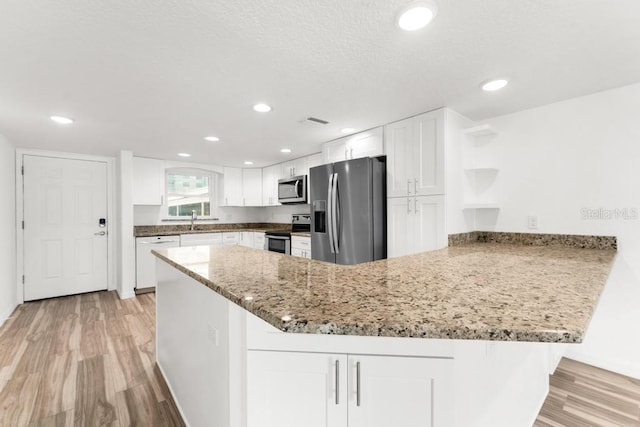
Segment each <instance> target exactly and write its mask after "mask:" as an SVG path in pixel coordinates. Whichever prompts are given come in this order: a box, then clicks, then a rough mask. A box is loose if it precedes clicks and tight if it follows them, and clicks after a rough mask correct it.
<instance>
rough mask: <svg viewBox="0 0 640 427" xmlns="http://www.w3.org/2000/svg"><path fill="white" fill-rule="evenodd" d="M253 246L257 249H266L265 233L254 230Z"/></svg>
mask: <svg viewBox="0 0 640 427" xmlns="http://www.w3.org/2000/svg"><path fill="white" fill-rule="evenodd" d="M253 247H254V248H256V249H264V233H263V232H258V231H254V232H253Z"/></svg>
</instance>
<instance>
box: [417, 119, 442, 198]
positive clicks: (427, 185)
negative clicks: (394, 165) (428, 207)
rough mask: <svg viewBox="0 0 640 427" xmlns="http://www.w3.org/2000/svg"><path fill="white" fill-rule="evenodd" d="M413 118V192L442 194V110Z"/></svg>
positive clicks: (423, 194)
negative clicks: (414, 167)
mask: <svg viewBox="0 0 640 427" xmlns="http://www.w3.org/2000/svg"><path fill="white" fill-rule="evenodd" d="M413 120H414V121H415V125H414V126H415V127H414V141H415V149H416V152H415V154H414V160H413V161H414V162H416V164H415V166H416V169H415V172H414V176H413V179H414V190H415V194H418V195H421V196H428V195H433V194H444V110H438V111H433V112H430V113H426V114H422V115H420V116H418V117H415V118H414V119H413Z"/></svg>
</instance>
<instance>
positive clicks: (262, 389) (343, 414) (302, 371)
mask: <svg viewBox="0 0 640 427" xmlns="http://www.w3.org/2000/svg"><path fill="white" fill-rule="evenodd" d="M346 378H347V357H346V356H344V355H331V354H322V353H288V352H273V351H248V352H247V383H248V384H247V427H300V426H305V427H346V426H347V399H348V396H347V382H346Z"/></svg>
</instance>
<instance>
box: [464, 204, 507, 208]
mask: <svg viewBox="0 0 640 427" xmlns="http://www.w3.org/2000/svg"><path fill="white" fill-rule="evenodd" d="M462 209H500V205H499V204H497V203H465V204H464V205H463V206H462Z"/></svg>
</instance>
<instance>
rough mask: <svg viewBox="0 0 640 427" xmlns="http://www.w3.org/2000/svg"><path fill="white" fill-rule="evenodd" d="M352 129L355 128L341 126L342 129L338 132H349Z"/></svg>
mask: <svg viewBox="0 0 640 427" xmlns="http://www.w3.org/2000/svg"><path fill="white" fill-rule="evenodd" d="M354 130H355V129H354V128H342V129H340V132H342V133H351V132H353V131H354Z"/></svg>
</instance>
